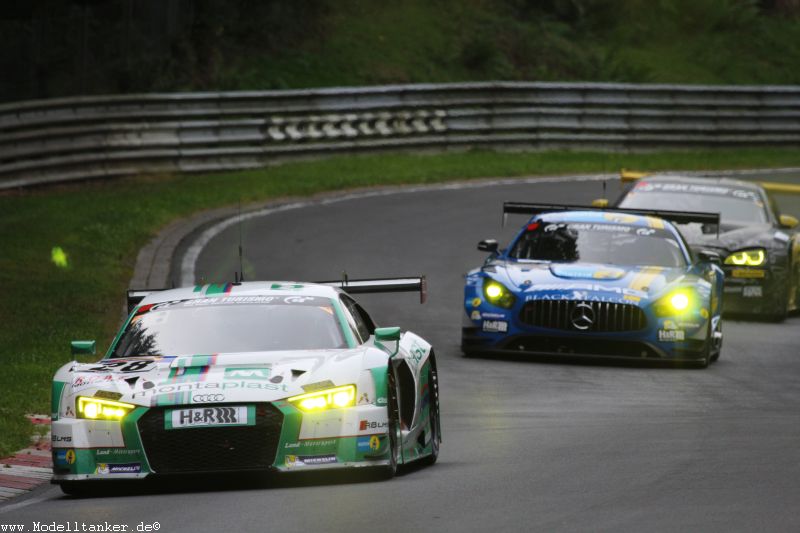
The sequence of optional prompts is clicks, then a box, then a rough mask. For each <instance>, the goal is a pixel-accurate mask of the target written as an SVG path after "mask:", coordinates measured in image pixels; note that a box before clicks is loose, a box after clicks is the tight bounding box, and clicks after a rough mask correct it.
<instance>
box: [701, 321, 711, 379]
mask: <svg viewBox="0 0 800 533" xmlns="http://www.w3.org/2000/svg"><path fill="white" fill-rule="evenodd" d="M712 344H713V342H712V337H711V317H709V318H708V327H707V328H706V345H705V346H704V347H703V358H702V359H701V360H700V361H698V362H697V368H708V364H709V363H710V362H711V345H712Z"/></svg>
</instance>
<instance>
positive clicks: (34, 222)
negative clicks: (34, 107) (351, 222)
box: [0, 150, 800, 457]
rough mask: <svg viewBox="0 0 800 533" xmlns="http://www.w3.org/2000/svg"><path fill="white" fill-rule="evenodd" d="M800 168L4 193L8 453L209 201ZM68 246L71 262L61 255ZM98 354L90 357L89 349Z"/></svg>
mask: <svg viewBox="0 0 800 533" xmlns="http://www.w3.org/2000/svg"><path fill="white" fill-rule="evenodd" d="M781 166H800V152H799V151H797V150H735V151H722V150H720V151H691V152H662V153H650V154H607V153H594V152H585V153H582V152H533V153H496V152H488V151H474V152H467V153H458V154H440V155H369V156H358V157H335V158H330V159H324V160H318V161H311V162H296V163H289V164H285V165H282V166H276V167H270V168H265V169H260V170H255V171H248V172H236V173H222V174H210V175H193V176H185V175H169V176H146V177H138V178H130V179H121V180H116V181H107V182H100V183H84V184H77V185H69V186H61V187H52V188H48V189H42V190H35V191H27V192H24V193H20V194H6V195H3V196H0V289H1V292H0V295H1V296H0V362H2V364H3V365H4V366H5V371H3V372H2V373H0V457H2V456H5V455H7V454H9V453H10V452H13V451H14V450H17V449H20V448H22V447H24V446H26V445H27V444H28V439H29V436H30V434H31V432H32V430H31V426H30V423H29V422H28V421H27V420H26V419H25V418H24V416H23V415H24V414H25V413H47V412H49V395H50V380H51V378H52V375H53V373H54V372H55V370H56V369H57V368H58V367H59V366H61V365H62V364H64V363H66V362H68V361H70V360H71V359H72V356H71V355H70V353H69V341H70V340H72V339H84V338H88V339H97V340H98V349H99V350H104V349H105V348H106V347H107V345H108V342H109V341H110V340H111V338H112V335H113V333H114V330H115V328H116V327H118V320H119V315H120V309H121V306H122V298H123V294H124V290H125V288H126V287H127V284H128V281H129V280H130V277H131V275H132V272H133V267H134V263H135V260H136V255H137V253H138V250H139V249H140V248H141V247H142V246H143V245H145V244H146V243H147V242H148V240H149V239H151V238H152V237H153V236H155V235H156V233H157V232H158V230H159V229H160V228H162V227H164V226H165V225H166V224H168V223H169V222H171V221H173V220H175V219H176V218H179V217H184V216H187V215H190V214H192V213H194V212H196V211H199V210H202V209H209V208H214V207H221V206H225V205H232V204H236V203H237V202H239V201H240V200H241V201H242V203H243V204H245V205H246V204H247V203H252V202H257V201H262V200H266V199H270V198H279V197H282V196H302V195H310V194H313V193H316V192H320V191H330V190H338V189H345V188H353V187H366V186H371V185H389V184H420V183H433V182H440V181H446V180H453V179H469V178H480V177H495V176H529V175H538V174H542V175H544V174H548V175H553V174H571V173H593V172H616V171H617V170H618V169H619V168H621V167H627V168H635V169H639V170H664V169H682V170H712V169H735V168H767V167H781ZM56 246H58V247H60V248H62V249H63V250H64V252H65V253H66V256H67V265H66V267H59V266H56V264H55V263H54V262H53V261H52V250H53V248H54V247H56ZM89 359H92V358H89Z"/></svg>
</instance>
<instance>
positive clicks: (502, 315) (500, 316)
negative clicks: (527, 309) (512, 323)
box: [482, 313, 506, 320]
mask: <svg viewBox="0 0 800 533" xmlns="http://www.w3.org/2000/svg"><path fill="white" fill-rule="evenodd" d="M482 316H483V318H485V319H486V318H488V319H490V320H505V318H506V315H505V313H482Z"/></svg>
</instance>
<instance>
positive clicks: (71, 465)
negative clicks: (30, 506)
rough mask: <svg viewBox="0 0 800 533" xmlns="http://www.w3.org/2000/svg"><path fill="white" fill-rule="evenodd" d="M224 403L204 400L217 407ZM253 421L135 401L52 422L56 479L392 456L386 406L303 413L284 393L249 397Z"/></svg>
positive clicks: (381, 461) (346, 464) (337, 464)
mask: <svg viewBox="0 0 800 533" xmlns="http://www.w3.org/2000/svg"><path fill="white" fill-rule="evenodd" d="M224 405H228V406H230V405H233V404H220V405H207V406H203V407H207V408H214V407H220V406H224ZM250 405H253V406H254V412H255V414H256V416H255V420H254V421H253V422H254V423H252V424H249V425H241V426H218V427H197V428H182V429H167V428H166V426H165V422H164V420H165V413H167V411H168V410H170V409H181V408H187V409H188V408H197V407H198V406H197V405H191V406H182V405H178V406H169V407H150V408H147V407H138V408H136V409H135V410H134V411H132V412H131V413H129V414H128V415H127V416H126V417H125V418H124V419H123V420H122V421H121V422H117V421H95V420H84V419H75V418H60V419H56V420H54V421H53V423H52V432H51V433H52V436H53V482H54V483H58V482H61V481H76V480H125V479H141V478H145V477H148V476H151V475H154V474H155V475H179V474H196V473H199V474H206V473H226V472H269V471H278V472H291V471H308V470H327V469H337V468H350V467H359V466H368V467H369V466H382V465H387V464H389V453H388V447H389V446H388V437H387V433H386V430H387V427H388V422H387V414H386V407H385V406H378V405H374V404H368V405H359V406H355V407H350V408H346V409H331V410H329V411H324V412H320V413H303V412H301V411H299V410H298V409H297V408H295V407H294V406H293V405H290V404H288V403H287V402H284V401H278V402H269V403H256V404H250Z"/></svg>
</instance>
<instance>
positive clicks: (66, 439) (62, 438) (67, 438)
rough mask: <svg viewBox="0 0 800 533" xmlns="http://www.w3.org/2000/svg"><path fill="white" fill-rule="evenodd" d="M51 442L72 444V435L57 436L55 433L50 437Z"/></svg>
mask: <svg viewBox="0 0 800 533" xmlns="http://www.w3.org/2000/svg"><path fill="white" fill-rule="evenodd" d="M50 441H51V442H56V443H58V442H72V436H71V435H57V434H55V433H53V434H52V435H50Z"/></svg>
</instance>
